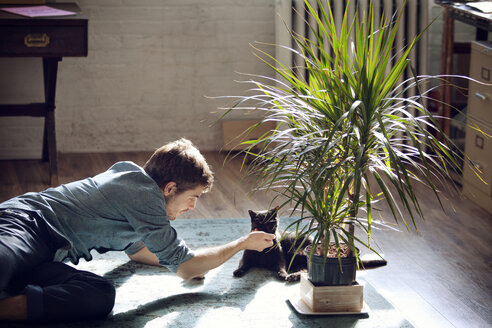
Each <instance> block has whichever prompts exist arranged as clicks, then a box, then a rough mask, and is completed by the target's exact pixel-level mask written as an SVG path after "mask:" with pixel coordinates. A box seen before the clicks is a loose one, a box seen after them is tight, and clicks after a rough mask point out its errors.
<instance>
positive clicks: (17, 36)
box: [0, 25, 87, 57]
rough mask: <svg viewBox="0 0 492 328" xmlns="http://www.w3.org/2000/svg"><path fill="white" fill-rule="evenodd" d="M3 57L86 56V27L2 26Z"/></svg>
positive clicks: (1, 48) (0, 41)
mask: <svg viewBox="0 0 492 328" xmlns="http://www.w3.org/2000/svg"><path fill="white" fill-rule="evenodd" d="M0 56H19V57H30V56H33V57H40V56H41V57H66V56H87V26H83V25H80V26H77V25H74V26H50V25H46V26H36V25H32V26H9V25H4V26H0Z"/></svg>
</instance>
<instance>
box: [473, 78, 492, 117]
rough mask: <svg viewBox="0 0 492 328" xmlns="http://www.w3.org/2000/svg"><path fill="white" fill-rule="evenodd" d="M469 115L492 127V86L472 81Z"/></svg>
mask: <svg viewBox="0 0 492 328" xmlns="http://www.w3.org/2000/svg"><path fill="white" fill-rule="evenodd" d="M468 115H470V116H471V117H473V118H475V119H477V120H478V121H479V122H485V123H488V124H490V125H492V85H483V84H478V83H476V82H473V81H470V89H469V92H468ZM472 122H473V121H472Z"/></svg>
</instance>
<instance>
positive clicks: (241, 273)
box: [232, 268, 246, 278]
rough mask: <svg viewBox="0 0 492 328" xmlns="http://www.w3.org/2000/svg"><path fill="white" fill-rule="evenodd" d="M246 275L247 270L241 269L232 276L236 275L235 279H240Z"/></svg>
mask: <svg viewBox="0 0 492 328" xmlns="http://www.w3.org/2000/svg"><path fill="white" fill-rule="evenodd" d="M245 273H246V270H244V269H241V268H239V269H237V270H235V271H234V272H233V273H232V274H233V275H234V277H237V278H240V277H242V276H244V274H245Z"/></svg>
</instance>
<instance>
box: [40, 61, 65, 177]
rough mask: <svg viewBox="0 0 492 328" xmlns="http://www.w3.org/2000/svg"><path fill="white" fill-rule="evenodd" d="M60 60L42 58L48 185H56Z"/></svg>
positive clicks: (44, 148) (44, 146)
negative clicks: (56, 102)
mask: <svg viewBox="0 0 492 328" xmlns="http://www.w3.org/2000/svg"><path fill="white" fill-rule="evenodd" d="M59 61H61V58H59V57H56V58H43V77H44V98H45V106H46V116H45V119H44V137H43V160H45V161H46V160H49V165H50V184H51V185H52V186H56V185H58V165H57V158H56V130H55V95H56V77H57V73H58V62H59Z"/></svg>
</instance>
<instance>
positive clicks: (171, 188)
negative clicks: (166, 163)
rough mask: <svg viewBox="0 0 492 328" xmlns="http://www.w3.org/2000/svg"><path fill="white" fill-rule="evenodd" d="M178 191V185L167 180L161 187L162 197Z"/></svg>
mask: <svg viewBox="0 0 492 328" xmlns="http://www.w3.org/2000/svg"><path fill="white" fill-rule="evenodd" d="M177 191H178V187H177V185H176V182H174V181H170V182H168V183H167V184H166V185H165V186H164V187H163V188H162V193H163V194H164V197H168V196H172V195H174V194H175V193H176V192H177Z"/></svg>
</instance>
